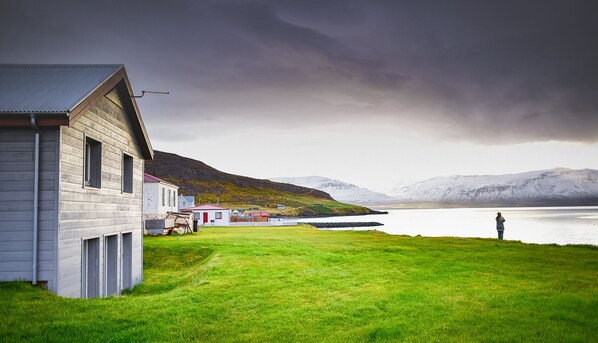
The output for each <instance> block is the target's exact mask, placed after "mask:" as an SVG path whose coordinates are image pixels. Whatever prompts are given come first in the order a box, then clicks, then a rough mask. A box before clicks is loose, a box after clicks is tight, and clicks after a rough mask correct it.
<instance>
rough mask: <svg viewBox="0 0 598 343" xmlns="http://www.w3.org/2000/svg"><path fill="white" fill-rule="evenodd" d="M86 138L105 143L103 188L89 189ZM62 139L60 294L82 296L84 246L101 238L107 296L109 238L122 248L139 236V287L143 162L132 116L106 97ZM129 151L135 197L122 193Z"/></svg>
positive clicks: (135, 260) (136, 267)
mask: <svg viewBox="0 0 598 343" xmlns="http://www.w3.org/2000/svg"><path fill="white" fill-rule="evenodd" d="M86 136H87V137H90V138H92V139H94V140H96V141H98V142H101V144H102V162H101V163H102V168H101V170H102V174H101V175H102V180H101V188H99V189H96V188H91V187H84V186H83V176H84V175H83V174H84V165H83V164H84V144H85V137H86ZM60 141H61V145H60V154H61V160H60V198H59V199H60V201H59V205H60V210H59V234H58V263H59V266H60V268H59V272H58V294H59V295H62V296H68V297H79V296H81V280H82V275H81V268H82V242H83V240H84V239H90V238H95V237H99V238H100V244H101V246H100V261H102V265H101V266H100V269H101V275H100V280H101V295H105V293H104V292H105V290H104V284H105V275H104V271H105V266H104V265H103V263H104V261H105V259H104V252H105V248H104V239H103V238H104V236H107V235H113V234H117V235H119V236H118V237H119V238H118V239H119V245H120V240H121V239H122V233H126V232H131V233H132V234H133V235H132V239H133V266H132V268H133V284H136V283H138V282H141V279H142V244H143V222H142V189H143V159H142V155H141V151H140V149H139V147H138V144H137V141H136V139H135V137H134V135H133V131H132V128H131V124H130V122H129V120H128V118H127V116H126V113H125V112H124V110H123V109H121V108H120V107H118V106H117V105H116V104H115V103H114V102H112V101H110V100H109V99H107V98H106V97H101V98H100V99H99V100H97V101H96V102H94V103H93V104H92V105H91V106H90V108H89V109H88V110H87V111H86V113H85V114H83V115H82V116H81V117H80V118H79V119H78V120H77V121H76V122H75V123H74V124H73V125H71V127H62V128H61V137H60ZM123 153H127V154H129V155H130V156H132V157H133V193H132V194H129V193H122V192H121V183H122V173H123V171H122V159H123ZM119 270H120V268H119ZM118 279H119V280H122V277H121V275H119V276H118Z"/></svg>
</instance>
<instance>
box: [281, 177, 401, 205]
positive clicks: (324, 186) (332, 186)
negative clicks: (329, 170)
mask: <svg viewBox="0 0 598 343" xmlns="http://www.w3.org/2000/svg"><path fill="white" fill-rule="evenodd" d="M270 180H272V181H275V182H282V183H288V184H292V185H297V186H303V187H309V188H314V189H318V190H320V191H323V192H326V193H328V194H330V195H331V196H332V198H333V199H335V200H337V201H341V202H345V203H349V204H359V205H371V204H380V203H386V202H389V201H391V200H392V199H393V198H392V197H390V196H388V195H386V194H382V193H378V192H374V191H371V190H369V189H367V188H363V187H359V186H356V185H354V184H350V183H347V182H343V181H339V180H335V179H331V178H327V177H323V176H301V177H277V178H272V179H270Z"/></svg>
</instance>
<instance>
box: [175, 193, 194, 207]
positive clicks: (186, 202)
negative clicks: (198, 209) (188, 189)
mask: <svg viewBox="0 0 598 343" xmlns="http://www.w3.org/2000/svg"><path fill="white" fill-rule="evenodd" d="M189 207H195V197H194V196H192V195H188V196H185V195H179V211H180V210H181V209H183V208H189Z"/></svg>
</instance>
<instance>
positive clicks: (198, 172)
mask: <svg viewBox="0 0 598 343" xmlns="http://www.w3.org/2000/svg"><path fill="white" fill-rule="evenodd" d="M145 171H146V173H148V174H151V175H154V176H156V177H159V178H161V179H164V180H166V181H169V182H172V183H174V184H176V185H177V186H179V187H180V189H179V193H180V194H181V195H192V196H194V197H195V202H196V203H200V202H201V203H202V204H205V203H213V204H214V203H219V204H220V205H221V206H227V207H230V208H243V209H249V208H257V209H259V210H265V211H268V212H269V213H270V214H273V215H283V216H324V215H356V214H373V213H378V212H376V211H373V210H371V209H369V208H366V207H362V206H356V205H349V204H343V203H340V202H338V201H336V200H334V199H332V197H331V196H330V195H329V194H328V193H325V192H322V191H319V190H315V189H311V188H306V187H300V186H295V185H290V184H286V183H279V182H273V181H270V180H260V179H254V178H250V177H246V176H239V175H234V174H228V173H225V172H221V171H219V170H217V169H215V168H212V167H210V166H208V165H207V164H205V163H203V162H201V161H197V160H194V159H191V158H187V157H182V156H179V155H176V154H172V153H167V152H162V151H155V155H154V160H152V161H147V162H146V164H145ZM278 204H284V205H285V209H284V210H277V209H276V206H277V205H278Z"/></svg>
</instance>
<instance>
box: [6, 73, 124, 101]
mask: <svg viewBox="0 0 598 343" xmlns="http://www.w3.org/2000/svg"><path fill="white" fill-rule="evenodd" d="M121 67H122V65H116V64H110V65H23V64H13V65H10V64H9V65H2V66H1V68H0V112H13V113H14V112H27V113H56V112H60V113H68V112H70V111H71V110H72V109H73V108H74V107H75V105H77V104H78V103H79V102H81V101H82V100H83V99H84V98H85V97H86V96H87V95H88V94H90V93H91V92H92V91H93V90H94V89H96V88H97V87H98V86H99V85H100V84H102V83H103V82H104V81H106V80H107V79H108V78H109V77H110V76H112V75H114V73H116V71H117V70H118V69H119V68H121Z"/></svg>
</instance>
